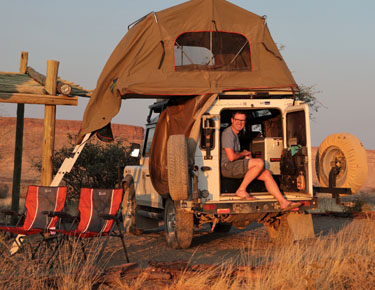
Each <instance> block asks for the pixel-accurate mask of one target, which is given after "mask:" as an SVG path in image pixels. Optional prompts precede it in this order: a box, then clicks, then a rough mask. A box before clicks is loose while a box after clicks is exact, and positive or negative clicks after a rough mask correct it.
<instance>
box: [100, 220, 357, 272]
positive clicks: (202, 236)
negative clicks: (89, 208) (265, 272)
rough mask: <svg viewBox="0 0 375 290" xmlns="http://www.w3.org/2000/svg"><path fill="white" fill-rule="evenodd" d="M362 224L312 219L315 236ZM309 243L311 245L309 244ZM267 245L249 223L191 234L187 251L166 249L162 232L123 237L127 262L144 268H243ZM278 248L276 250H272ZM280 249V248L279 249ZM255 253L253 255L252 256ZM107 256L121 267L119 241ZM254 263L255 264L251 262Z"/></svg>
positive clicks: (112, 244) (262, 232) (257, 226)
mask: <svg viewBox="0 0 375 290" xmlns="http://www.w3.org/2000/svg"><path fill="white" fill-rule="evenodd" d="M360 222H364V220H360V219H352V218H340V217H333V216H319V215H313V224H314V232H315V235H316V237H318V236H319V235H328V234H335V233H337V232H339V231H340V230H341V229H343V228H344V227H346V226H350V225H355V223H360ZM312 242H313V241H312ZM270 243H271V240H270V239H269V237H268V234H267V231H266V229H265V227H264V226H263V225H260V224H257V223H252V224H251V225H250V226H249V227H248V228H246V229H244V230H238V229H235V228H232V230H231V231H230V232H229V233H211V232H209V229H208V228H205V229H202V230H200V231H197V232H195V234H194V238H193V242H192V246H191V248H189V249H178V250H176V249H171V248H168V247H167V244H166V242H165V237H164V231H163V228H162V227H160V228H159V229H158V230H153V231H145V232H144V233H143V234H141V235H133V234H127V235H126V245H127V250H128V254H129V259H130V261H131V262H135V263H138V265H139V266H140V267H146V266H147V263H148V262H149V261H158V262H166V261H177V260H180V261H190V262H191V264H213V265H214V264H221V263H223V262H225V263H234V264H243V263H244V261H243V260H241V256H243V254H244V253H246V252H248V251H249V249H251V251H252V253H254V254H256V252H259V253H261V251H264V250H265V249H266V248H267V247H268V246H269V245H270ZM275 247H280V246H275ZM281 247H282V246H281ZM254 251H255V252H254ZM107 253H112V254H113V256H112V259H111V261H110V264H111V265H120V264H123V263H125V259H124V255H123V252H122V247H121V243H120V241H119V239H114V238H112V239H111V241H110V243H109V244H108V248H107ZM253 262H256V261H253Z"/></svg>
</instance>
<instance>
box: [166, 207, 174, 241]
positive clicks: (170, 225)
mask: <svg viewBox="0 0 375 290" xmlns="http://www.w3.org/2000/svg"><path fill="white" fill-rule="evenodd" d="M166 223H167V232H168V235H173V234H174V232H175V228H176V210H175V208H174V207H173V206H172V205H171V206H169V207H168V211H167V221H166Z"/></svg>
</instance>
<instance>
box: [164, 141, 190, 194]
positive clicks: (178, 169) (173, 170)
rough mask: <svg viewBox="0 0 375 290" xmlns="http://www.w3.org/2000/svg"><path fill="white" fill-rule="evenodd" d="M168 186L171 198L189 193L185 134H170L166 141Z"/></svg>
mask: <svg viewBox="0 0 375 290" xmlns="http://www.w3.org/2000/svg"><path fill="white" fill-rule="evenodd" d="M167 164H168V187H169V194H170V196H171V198H172V200H185V199H187V198H188V195H189V166H188V149H187V140H186V137H185V135H171V136H169V138H168V143H167Z"/></svg>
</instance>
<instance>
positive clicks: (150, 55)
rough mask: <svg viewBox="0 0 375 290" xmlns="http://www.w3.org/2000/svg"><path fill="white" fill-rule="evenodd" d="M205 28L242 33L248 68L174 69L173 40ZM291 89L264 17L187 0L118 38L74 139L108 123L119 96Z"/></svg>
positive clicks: (211, 0) (218, 2)
mask: <svg viewBox="0 0 375 290" xmlns="http://www.w3.org/2000/svg"><path fill="white" fill-rule="evenodd" d="M207 31H208V32H231V33H237V34H240V35H242V36H243V37H245V38H246V39H247V40H248V41H249V44H250V54H251V70H234V71H225V70H193V71H186V70H184V71H179V70H177V69H176V68H175V54H174V51H175V41H176V39H177V38H178V37H179V36H180V35H181V34H183V33H186V32H207ZM249 61H250V60H249ZM296 87H297V85H296V83H295V81H294V79H293V77H292V75H291V73H290V71H289V69H288V67H287V66H286V64H285V62H284V61H283V59H282V57H281V55H280V53H279V51H278V49H277V47H276V45H275V43H274V41H273V40H272V37H271V35H270V32H269V30H268V28H267V25H266V23H265V19H264V18H262V17H260V16H258V15H256V14H253V13H251V12H248V11H247V10H245V9H242V8H240V7H238V6H236V5H234V4H232V3H230V2H229V1H225V0H191V1H188V2H185V3H183V4H180V5H177V6H174V7H171V8H169V9H165V10H162V11H160V12H156V13H151V14H149V15H147V16H146V17H145V18H144V19H143V20H141V21H139V22H138V23H137V24H136V25H134V26H133V27H132V28H131V29H130V30H129V31H128V33H127V34H126V35H125V36H124V37H123V39H122V40H121V41H120V43H119V44H118V45H117V47H116V48H115V50H114V51H113V53H112V55H111V57H110V58H109V60H108V61H107V63H106V65H105V67H104V69H103V71H102V73H101V75H100V77H99V80H98V82H97V87H96V89H95V91H94V92H93V95H92V97H91V99H90V102H89V104H88V105H87V108H86V111H85V114H84V118H83V123H82V129H81V131H80V133H79V137H82V136H83V135H84V134H86V133H89V132H93V131H95V130H98V129H100V128H102V127H104V126H105V125H106V124H108V123H109V122H110V121H111V119H112V118H113V117H114V116H115V115H116V114H117V113H118V111H119V109H120V106H121V98H134V97H135V98H150V97H151V98H155V97H158V98H176V97H177V96H182V95H185V96H186V95H192V96H193V95H202V94H212V93H220V92H223V91H228V90H244V89H252V90H256V89H276V88H296Z"/></svg>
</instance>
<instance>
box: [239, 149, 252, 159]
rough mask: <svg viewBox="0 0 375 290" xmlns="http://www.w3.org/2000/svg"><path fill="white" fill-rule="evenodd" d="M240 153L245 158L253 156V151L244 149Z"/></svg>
mask: <svg viewBox="0 0 375 290" xmlns="http://www.w3.org/2000/svg"><path fill="white" fill-rule="evenodd" d="M240 154H241V155H242V156H243V157H245V158H246V157H250V156H251V152H250V151H247V150H243V151H242V152H241V153H240Z"/></svg>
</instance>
